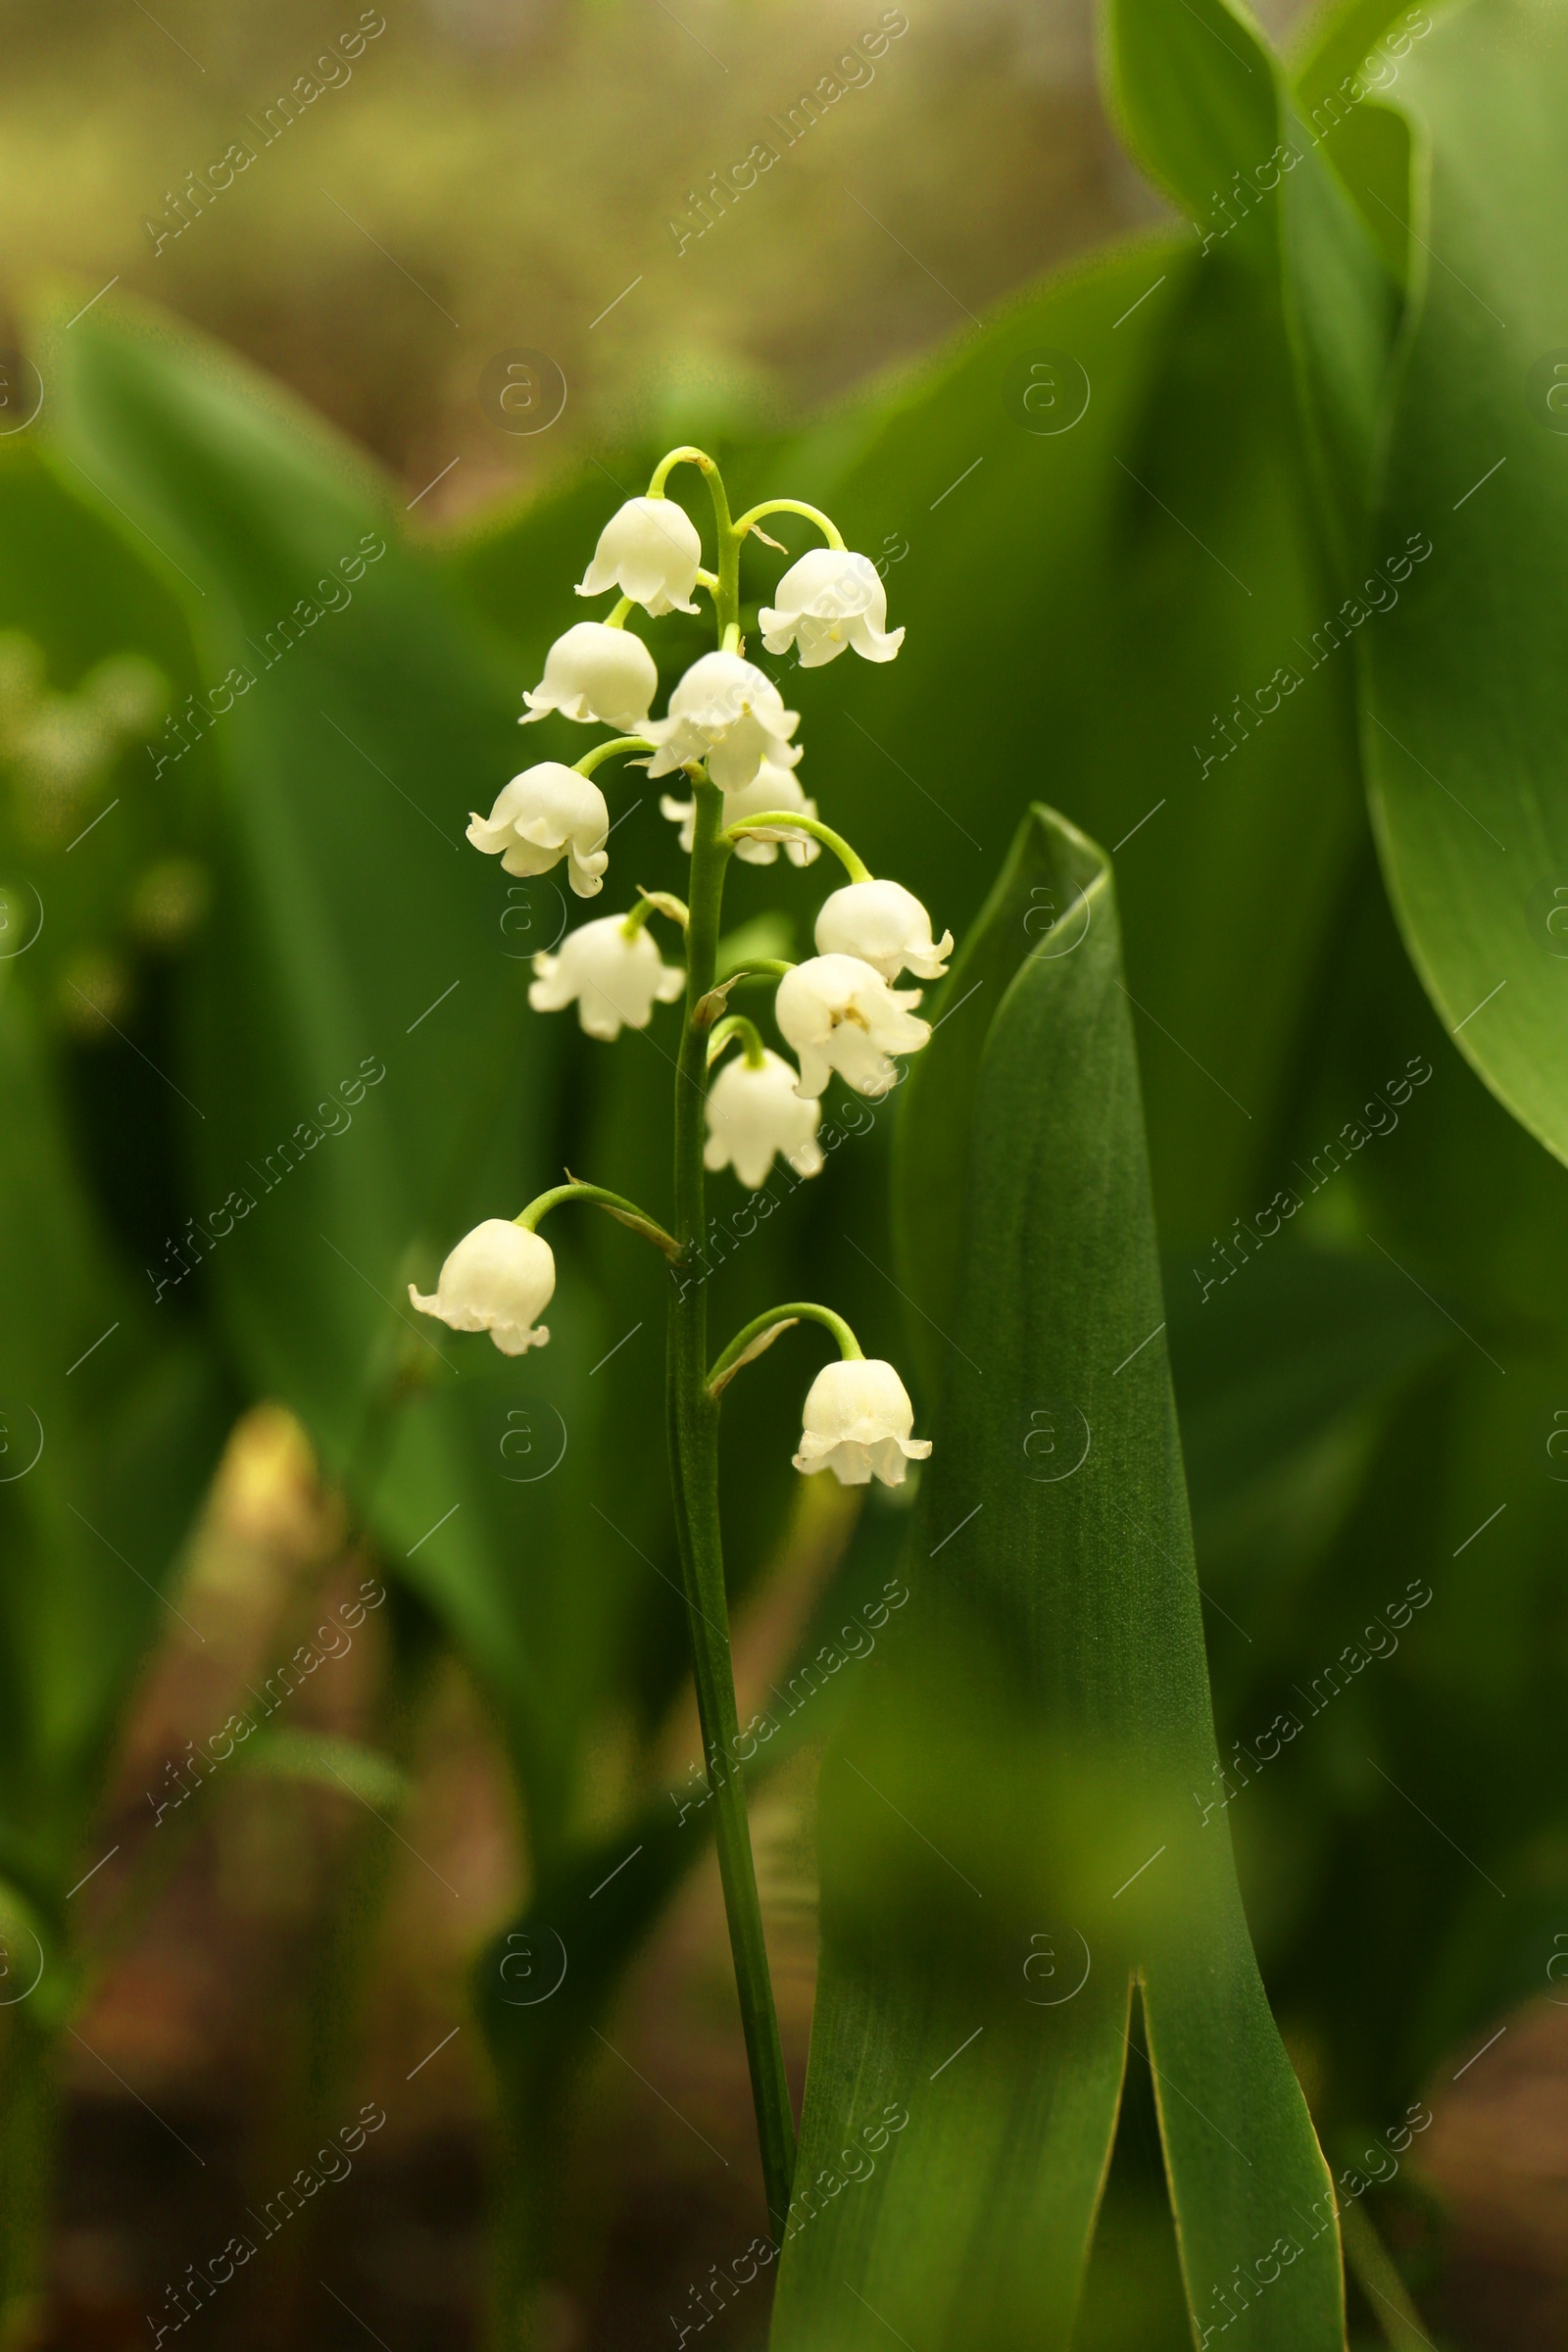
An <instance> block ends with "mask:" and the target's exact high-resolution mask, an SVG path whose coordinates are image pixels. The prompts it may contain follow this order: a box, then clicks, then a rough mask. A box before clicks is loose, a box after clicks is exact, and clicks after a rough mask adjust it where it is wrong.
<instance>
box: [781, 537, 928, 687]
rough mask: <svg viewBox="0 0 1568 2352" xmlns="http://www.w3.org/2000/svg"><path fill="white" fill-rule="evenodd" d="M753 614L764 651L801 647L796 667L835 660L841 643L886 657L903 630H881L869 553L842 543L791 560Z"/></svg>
mask: <svg viewBox="0 0 1568 2352" xmlns="http://www.w3.org/2000/svg"><path fill="white" fill-rule="evenodd" d="M774 594H775V595H776V596H777V598H778V602H777V604H776V605H764V606H763V607H762V609H761V611H760V613H758V615H757V621H758V626H759V627H760V630H761V632H762V643H763V644H764V645H765V646H766V648H767V650H768V652H769V653H770V654H787V653H788V652H789V650H790V647H791V646H792V645H798V646H799V647H800V649H801V667H802V668H803V669H818V668H820V667H821V665H822V663H823V662H836V661H837V659H838V657H839V655H840V654H842V653H843V651H844V649H845V647H846V646H847V645H853V646H854V648H855V650H856V652H857V653H858V654H859V655H860V656H862V658H863V659H864V660H865V661H867V662H891V661H892V659H893V657H894V655H895V654H896V653H897V652H898V650H899V648H900V646H901V645H902V644H903V643H904V631H903V630H902V629H895V630H894V631H893V633H892V635H891V636H889V635H888V634H886V631H887V620H888V596H887V590H886V589H885V588H884V587H883V585H882V582H881V579H880V577H879V576H878V573H877V568H876V565H875V564H873V563H872V561H871V559H870V557H869V556H856V555H852V554H850V552H849V551H848V549H846V548H842V547H813V548H812V549H811V551H810V553H809V555H805V556H802V558H801V560H800V562H799V563H798V564H791V565H790V567H789V569H788V571H787V572H786V573H785V574H784V577H783V578H782V579H781V580H780V582H779V584H778V587H777V588H776V589H775V591H774Z"/></svg>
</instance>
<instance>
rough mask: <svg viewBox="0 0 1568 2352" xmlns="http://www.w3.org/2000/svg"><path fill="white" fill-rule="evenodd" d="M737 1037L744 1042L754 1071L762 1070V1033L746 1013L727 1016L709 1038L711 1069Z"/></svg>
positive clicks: (749, 1063)
mask: <svg viewBox="0 0 1568 2352" xmlns="http://www.w3.org/2000/svg"><path fill="white" fill-rule="evenodd" d="M737 1037H738V1038H740V1039H741V1040H742V1041H743V1043H744V1045H745V1047H746V1059H747V1063H748V1065H749V1066H750V1067H751V1068H752V1069H754V1070H760V1068H761V1066H762V1054H763V1051H764V1049H763V1045H762V1033H761V1031H760V1029H759V1028H758V1026H757V1023H756V1022H755V1021H749V1020H748V1019H747V1017H746V1015H745V1013H744V1012H730V1013H726V1014H725V1016H724V1018H723V1019H722V1020H721V1021H720V1022H718V1023H717V1025H716V1026H715V1027H714V1028H713V1030H712V1031H711V1034H710V1036H709V1040H708V1066H709V1068H710V1069H711V1068H712V1066H713V1064H714V1062H715V1061H716V1060H717V1059H718V1057H719V1055H720V1054H722V1053H723V1051H724V1048H725V1047H726V1046H727V1045H729V1044H730V1043H731V1042H732V1041H733V1040H734V1039H735V1038H737Z"/></svg>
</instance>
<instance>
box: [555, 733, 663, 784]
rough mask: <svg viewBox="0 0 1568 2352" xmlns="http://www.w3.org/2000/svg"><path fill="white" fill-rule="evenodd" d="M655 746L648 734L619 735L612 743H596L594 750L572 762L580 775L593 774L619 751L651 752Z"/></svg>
mask: <svg viewBox="0 0 1568 2352" xmlns="http://www.w3.org/2000/svg"><path fill="white" fill-rule="evenodd" d="M653 748H654V747H653V745H652V744H651V743H650V742H649V740H648V738H647V736H646V735H617V736H615V737H614V739H613V741H612V742H610V743H596V744H595V745H594V747H593V749H592V751H588V752H584V754H583V756H582V758H581V759H580V760H573V761H572V763H571V764H572V766H573V767H574V768H575V769H576V771H577V773H578V775H579V776H591V775H592V774H593V772H594V770H595V768H596V767H601V766H602V765H603V764H604V762H605V761H606V760H613V758H614V757H615V754H616V753H617V752H651V751H652V750H653Z"/></svg>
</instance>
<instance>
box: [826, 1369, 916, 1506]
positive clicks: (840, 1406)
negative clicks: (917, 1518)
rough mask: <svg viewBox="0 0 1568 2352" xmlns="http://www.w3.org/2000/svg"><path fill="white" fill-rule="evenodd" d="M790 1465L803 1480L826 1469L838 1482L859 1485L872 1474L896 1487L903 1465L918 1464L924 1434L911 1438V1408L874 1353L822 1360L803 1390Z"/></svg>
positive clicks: (901, 1481)
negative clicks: (798, 1437) (798, 1435)
mask: <svg viewBox="0 0 1568 2352" xmlns="http://www.w3.org/2000/svg"><path fill="white" fill-rule="evenodd" d="M802 1420H803V1423H804V1428H803V1430H802V1434H801V1450H800V1452H799V1453H798V1454H797V1455H796V1456H795V1467H796V1469H797V1470H799V1471H802V1472H803V1473H804V1474H805V1476H806V1477H808V1478H809V1477H810V1476H811V1475H812V1474H813V1472H815V1471H817V1470H831V1471H832V1473H833V1475H834V1477H835V1478H836V1479H837V1480H838V1482H839V1484H840V1486H844V1487H863V1486H866V1485H867V1484H869V1482H870V1480H871V1478H872V1477H873V1475H874V1476H875V1477H877V1478H879V1479H881V1480H882V1482H883V1484H884V1485H885V1486H889V1487H902V1486H903V1484H904V1478H905V1465H906V1464H907V1462H923V1461H924V1460H925V1458H926V1456H927V1454H928V1453H929V1452H930V1451H931V1441H930V1439H929V1438H911V1437H910V1435H909V1432H910V1430H911V1429H912V1428H913V1427H914V1407H913V1405H912V1404H911V1403H910V1402H909V1397H908V1392H907V1390H906V1388H905V1386H904V1383H903V1381H902V1380H901V1379H900V1378H899V1376H898V1374H897V1372H895V1371H894V1369H893V1366H892V1365H891V1364H887V1363H883V1362H882V1360H881V1359H880V1357H875V1356H873V1357H870V1358H867V1359H861V1358H859V1357H857V1358H855V1359H854V1360H853V1361H851V1362H849V1363H840V1364H824V1365H823V1367H822V1369H821V1371H820V1372H819V1373H818V1374H817V1376H816V1378H815V1379H814V1380H813V1381H812V1383H811V1385H810V1388H809V1390H808V1392H807V1397H806V1410H805V1412H804V1414H803V1415H802Z"/></svg>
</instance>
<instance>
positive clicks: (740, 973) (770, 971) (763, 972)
mask: <svg viewBox="0 0 1568 2352" xmlns="http://www.w3.org/2000/svg"><path fill="white" fill-rule="evenodd" d="M794 969H795V966H794V964H793V963H784V962H781V961H780V960H779V958H778V957H777V956H748V958H747V960H746V961H745V962H744V963H738V964H737V965H736V966H735V969H734V970H733V971H732V972H726V973H725V975H724V977H723V979H722V980H720V981H719V982H718V983H717V985H716V986H715V987H713V988H711V989H709V990H708V991H707V993H706V994H705V995H704V996H703V997H701V998H700V999H699V1001H698V1004H697V1006H696V1009H695V1010H694V1011H693V1013H692V1016H691V1017H692V1019H693V1020H694V1021H695V1022H696V1023H697V1026H698V1028H699V1029H709V1028H711V1026H712V1024H713V1023H714V1022H715V1021H716V1020H717V1019H718V1016H719V1014H720V1013H721V1012H722V1011H723V1009H724V1007H725V1005H727V1004H728V1002H729V992H730V990H731V989H732V988H744V987H745V986H746V985H747V984H748V983H749V982H751V981H753V980H782V979H783V977H784V975H785V973H786V972H793V971H794Z"/></svg>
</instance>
